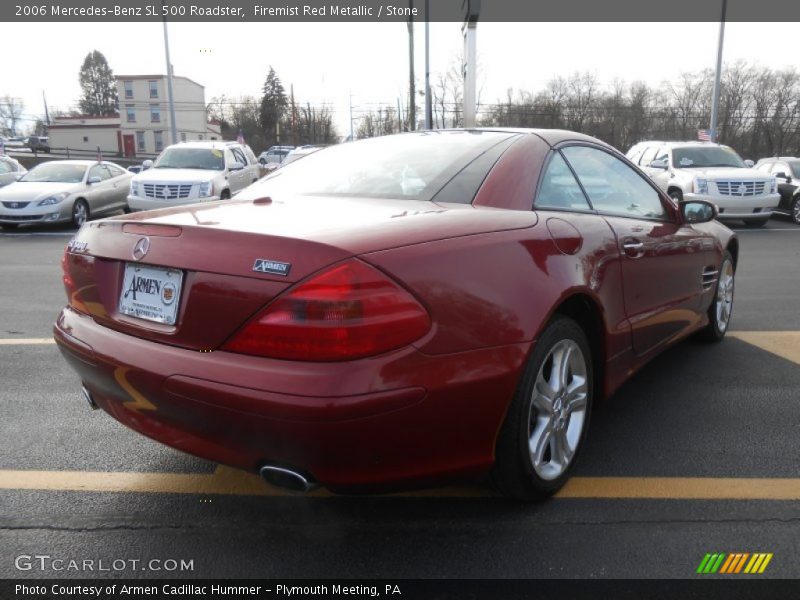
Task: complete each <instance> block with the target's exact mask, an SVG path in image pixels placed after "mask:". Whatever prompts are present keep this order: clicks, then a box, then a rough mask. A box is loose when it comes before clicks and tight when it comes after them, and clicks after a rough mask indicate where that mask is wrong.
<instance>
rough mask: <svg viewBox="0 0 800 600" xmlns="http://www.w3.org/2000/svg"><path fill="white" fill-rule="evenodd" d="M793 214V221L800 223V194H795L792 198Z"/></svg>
mask: <svg viewBox="0 0 800 600" xmlns="http://www.w3.org/2000/svg"><path fill="white" fill-rule="evenodd" d="M791 215H792V221H794V222H795V223H797V224H798V225H800V195H798V196H795V197H794V200H792V209H791Z"/></svg>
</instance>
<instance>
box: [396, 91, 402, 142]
mask: <svg viewBox="0 0 800 600" xmlns="http://www.w3.org/2000/svg"><path fill="white" fill-rule="evenodd" d="M397 132H398V133H402V132H403V109H402V108H401V107H400V98H399V97H398V98H397Z"/></svg>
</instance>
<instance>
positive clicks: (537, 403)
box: [533, 377, 556, 415]
mask: <svg viewBox="0 0 800 600" xmlns="http://www.w3.org/2000/svg"><path fill="white" fill-rule="evenodd" d="M555 395H556V394H555V391H554V390H553V388H551V387H550V383H549V382H548V381H546V380H545V379H544V378H542V377H539V378H537V380H536V385H535V386H534V387H533V407H534V408H535V409H536V411H537V413H538V414H540V415H551V414H553V398H554V397H555Z"/></svg>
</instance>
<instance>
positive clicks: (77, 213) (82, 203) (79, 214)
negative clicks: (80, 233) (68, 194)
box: [72, 198, 89, 228]
mask: <svg viewBox="0 0 800 600" xmlns="http://www.w3.org/2000/svg"><path fill="white" fill-rule="evenodd" d="M88 218H89V205H88V204H86V200H83V199H80V198H79V199H78V200H75V204H73V205H72V224H73V225H74V226H75V227H79V228H80V227H81V226H82V225H83V224H84V223H86V221H87V219H88Z"/></svg>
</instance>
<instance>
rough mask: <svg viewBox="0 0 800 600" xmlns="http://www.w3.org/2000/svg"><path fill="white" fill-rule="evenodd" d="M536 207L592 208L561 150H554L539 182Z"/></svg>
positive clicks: (586, 209)
mask: <svg viewBox="0 0 800 600" xmlns="http://www.w3.org/2000/svg"><path fill="white" fill-rule="evenodd" d="M534 205H535V206H536V208H555V209H560V210H582V211H588V210H592V207H591V206H590V205H589V202H588V201H587V200H586V196H585V195H584V193H583V190H581V186H580V185H579V184H578V182H577V180H576V179H575V175H573V174H572V171H570V169H569V167H568V166H567V163H566V162H565V161H564V159H563V158H562V156H561V154H560V153H559V152H554V153H553V154H552V155H551V157H550V161H549V162H548V163H547V168H546V170H545V172H544V175H543V176H542V182H541V184H539V190H538V193H537V194H536V202H535V203H534Z"/></svg>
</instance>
